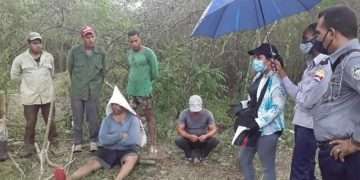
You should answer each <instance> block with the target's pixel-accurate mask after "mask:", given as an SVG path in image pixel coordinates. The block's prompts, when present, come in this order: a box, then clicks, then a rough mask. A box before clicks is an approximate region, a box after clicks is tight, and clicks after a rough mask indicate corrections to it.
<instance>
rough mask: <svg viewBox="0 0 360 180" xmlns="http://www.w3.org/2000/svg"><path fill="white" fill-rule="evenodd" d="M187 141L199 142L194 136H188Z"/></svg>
mask: <svg viewBox="0 0 360 180" xmlns="http://www.w3.org/2000/svg"><path fill="white" fill-rule="evenodd" d="M189 140H190V141H191V142H197V141H198V140H199V137H197V136H195V135H190V136H189Z"/></svg>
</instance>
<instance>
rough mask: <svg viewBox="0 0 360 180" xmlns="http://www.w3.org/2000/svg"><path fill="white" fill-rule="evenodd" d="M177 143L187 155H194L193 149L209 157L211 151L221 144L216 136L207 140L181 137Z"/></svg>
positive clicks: (187, 156) (188, 156) (202, 155)
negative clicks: (191, 139)
mask: <svg viewBox="0 0 360 180" xmlns="http://www.w3.org/2000/svg"><path fill="white" fill-rule="evenodd" d="M175 144H176V145H177V146H178V147H179V148H180V149H182V150H184V152H185V157H186V158H190V157H193V151H195V150H198V151H199V152H200V156H201V157H207V156H208V155H209V153H210V152H211V151H212V150H213V149H214V148H215V147H216V146H217V145H218V144H219V140H217V139H216V138H209V139H207V140H206V141H205V142H191V141H190V140H188V139H186V138H183V137H179V138H177V139H176V140H175Z"/></svg>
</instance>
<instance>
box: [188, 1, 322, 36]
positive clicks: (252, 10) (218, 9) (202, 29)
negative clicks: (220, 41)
mask: <svg viewBox="0 0 360 180" xmlns="http://www.w3.org/2000/svg"><path fill="white" fill-rule="evenodd" d="M320 1H321V0H213V1H212V2H211V3H210V4H209V5H208V7H207V9H206V10H205V11H204V13H203V15H202V16H201V18H200V20H199V22H198V23H197V25H196V26H195V28H194V31H193V33H192V35H193V36H207V37H211V38H218V37H220V36H223V35H225V34H228V33H231V32H239V31H244V30H254V29H258V28H261V27H264V26H266V25H268V24H270V23H273V22H274V21H276V20H280V19H282V18H284V17H288V16H291V15H294V14H297V13H300V12H304V11H307V10H310V9H311V8H313V7H314V6H315V5H317V4H318V3H320Z"/></svg>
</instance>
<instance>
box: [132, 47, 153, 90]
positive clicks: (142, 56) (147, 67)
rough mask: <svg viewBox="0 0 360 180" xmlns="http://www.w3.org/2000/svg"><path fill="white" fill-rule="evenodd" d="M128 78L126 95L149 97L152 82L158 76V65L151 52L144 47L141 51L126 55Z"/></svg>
mask: <svg viewBox="0 0 360 180" xmlns="http://www.w3.org/2000/svg"><path fill="white" fill-rule="evenodd" d="M128 63H129V68H130V69H129V77H128V86H127V93H128V95H129V96H150V95H151V94H152V82H153V81H154V80H155V79H156V78H157V76H158V74H159V64H158V61H157V57H156V55H155V53H154V51H153V50H151V49H150V48H147V47H144V48H143V49H142V50H141V51H139V52H135V51H133V50H130V51H129V53H128Z"/></svg>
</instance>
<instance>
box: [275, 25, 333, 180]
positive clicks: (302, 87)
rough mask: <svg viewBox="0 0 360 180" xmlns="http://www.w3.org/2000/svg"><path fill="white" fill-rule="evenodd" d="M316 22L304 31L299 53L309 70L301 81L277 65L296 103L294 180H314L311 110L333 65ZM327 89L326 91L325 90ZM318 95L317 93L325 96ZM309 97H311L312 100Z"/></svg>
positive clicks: (286, 87) (292, 171) (292, 173)
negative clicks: (317, 31)
mask: <svg viewBox="0 0 360 180" xmlns="http://www.w3.org/2000/svg"><path fill="white" fill-rule="evenodd" d="M316 35H317V33H316V23H313V24H310V25H309V26H308V27H307V28H306V29H305V31H304V32H303V38H302V43H301V44H300V50H301V51H302V52H303V53H304V55H305V57H306V60H307V61H306V64H307V68H306V69H305V71H304V73H303V76H302V79H301V81H300V82H299V83H298V84H297V85H295V83H293V82H292V81H291V80H290V79H289V77H288V76H287V74H286V72H285V70H284V69H283V68H282V66H281V65H280V63H278V62H276V68H277V72H278V74H279V75H280V77H281V78H282V82H283V85H284V86H285V89H286V91H287V93H288V94H289V96H290V97H292V98H293V99H294V100H295V102H296V106H295V114H294V119H293V124H294V125H295V126H294V130H295V146H294V151H293V158H292V163H291V174H290V179H291V180H300V179H301V180H315V179H316V177H315V154H316V149H317V146H316V140H315V136H314V131H313V117H312V115H311V112H310V110H311V108H312V107H313V106H314V105H315V103H317V102H318V101H319V100H320V97H321V96H317V97H311V94H312V93H314V92H313V91H318V90H321V88H319V86H321V83H320V82H322V83H323V82H326V80H325V79H327V82H328V81H329V80H330V76H331V66H330V63H329V62H328V56H327V55H324V54H322V53H324V48H323V47H322V43H321V42H320V41H318V40H317V39H316ZM325 90H326V89H325ZM322 91H323V92H316V93H324V89H322ZM309 95H310V98H309Z"/></svg>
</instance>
